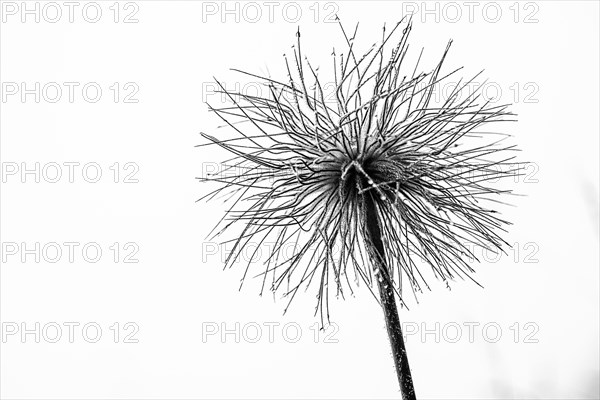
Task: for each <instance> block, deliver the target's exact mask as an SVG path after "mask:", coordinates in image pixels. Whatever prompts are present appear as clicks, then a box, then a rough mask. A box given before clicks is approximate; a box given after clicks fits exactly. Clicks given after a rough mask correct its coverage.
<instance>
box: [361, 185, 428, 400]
mask: <svg viewBox="0 0 600 400" xmlns="http://www.w3.org/2000/svg"><path fill="white" fill-rule="evenodd" d="M364 199H365V200H364V201H365V219H366V221H365V225H366V229H367V233H368V237H369V238H368V240H369V241H370V244H371V245H372V246H373V249H374V250H375V251H374V253H375V254H374V257H375V258H376V259H375V262H376V265H378V267H379V269H380V271H379V273H377V274H376V276H377V285H378V287H379V297H380V299H381V306H382V308H383V314H384V316H385V325H386V327H387V332H388V336H389V339H390V345H391V346H392V356H393V357H394V364H395V366H396V374H397V375H398V383H399V384H400V392H401V393H402V399H403V400H416V395H415V389H414V386H413V381H412V376H411V374H410V367H409V366H408V356H407V355H406V347H405V346H404V339H403V338H402V328H401V326H400V317H399V316H398V308H397V307H396V300H395V296H394V287H393V285H392V282H391V274H390V270H389V268H388V266H387V265H386V263H385V259H384V257H383V254H384V248H383V241H382V240H381V227H380V226H379V219H378V218H377V208H376V205H375V201H374V199H373V194H372V193H365V195H364Z"/></svg>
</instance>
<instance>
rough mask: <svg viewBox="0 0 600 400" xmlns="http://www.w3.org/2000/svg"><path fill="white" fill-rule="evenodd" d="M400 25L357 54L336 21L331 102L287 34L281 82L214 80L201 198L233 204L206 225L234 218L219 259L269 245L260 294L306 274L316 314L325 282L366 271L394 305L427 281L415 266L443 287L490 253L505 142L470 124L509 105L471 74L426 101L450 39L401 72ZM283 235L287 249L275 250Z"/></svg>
mask: <svg viewBox="0 0 600 400" xmlns="http://www.w3.org/2000/svg"><path fill="white" fill-rule="evenodd" d="M401 24H402V21H401V22H400V23H398V24H397V25H396V26H395V27H394V28H393V29H391V31H390V32H389V33H388V32H387V31H386V29H385V27H384V29H383V35H382V41H381V43H378V44H376V45H374V46H373V47H371V48H370V49H369V50H368V51H366V52H365V53H364V54H362V55H360V54H357V52H356V50H355V48H354V47H355V45H354V42H355V37H356V32H357V30H355V31H354V33H353V34H352V35H351V36H348V35H347V34H346V32H345V31H344V29H343V27H342V33H343V36H344V39H345V42H346V44H347V49H346V51H345V52H344V53H337V52H336V51H335V50H334V52H333V54H332V57H333V83H334V85H333V86H334V92H333V95H332V96H331V97H332V99H333V102H332V101H330V99H329V98H328V96H326V95H325V90H324V85H322V82H324V81H323V80H322V79H321V78H320V77H319V75H318V72H319V71H318V68H313V66H312V65H311V63H310V62H309V61H308V60H307V59H306V58H303V55H302V51H301V47H300V33H299V31H298V34H297V43H296V45H295V46H294V51H293V62H290V61H289V60H288V58H287V57H286V58H285V63H286V66H287V71H288V77H287V80H286V81H285V82H280V81H277V80H275V79H272V78H270V77H260V76H257V75H255V74H251V73H247V72H242V71H239V70H236V71H238V72H242V73H244V74H246V75H248V76H252V77H254V78H258V79H260V80H261V82H262V84H263V87H264V89H265V95H264V96H263V95H257V96H254V95H249V94H244V93H236V92H232V91H228V90H226V89H225V88H224V87H223V86H222V85H221V84H220V83H218V82H217V83H218V84H219V86H220V88H221V90H222V93H224V95H226V96H227V97H228V98H229V100H231V103H232V104H231V106H228V107H223V108H212V107H210V106H209V107H210V109H211V111H214V112H215V114H216V115H218V116H219V117H220V118H221V119H222V120H223V121H224V122H225V125H224V126H225V127H227V128H229V132H231V133H233V134H234V136H233V137H230V138H223V137H215V136H211V135H208V134H205V133H202V136H203V137H204V138H206V139H208V140H209V143H208V144H216V145H218V146H220V147H222V148H224V149H225V150H227V151H228V152H231V153H233V154H234V155H235V157H234V158H233V159H231V160H229V161H228V162H226V163H225V165H226V167H225V169H224V170H222V171H220V173H218V174H216V175H213V176H209V177H205V178H200V179H201V180H208V181H214V182H218V183H219V184H220V185H219V187H218V188H217V189H216V190H215V191H213V192H211V193H209V194H208V195H206V196H205V197H214V196H216V195H217V194H225V195H226V196H227V197H228V198H229V199H230V200H231V201H232V202H233V205H232V206H231V208H230V209H229V210H228V212H227V215H226V216H225V217H224V219H223V220H222V221H221V223H220V224H221V225H220V227H221V228H222V229H220V230H219V231H218V232H217V233H216V234H217V235H220V234H221V233H222V232H223V231H225V230H226V229H227V228H228V227H230V226H231V225H232V224H235V223H243V225H242V226H243V230H242V232H241V234H239V235H238V236H236V237H235V238H234V239H232V240H231V241H232V242H233V245H232V246H233V249H232V251H231V253H230V254H229V257H228V258H227V261H226V264H227V265H229V266H231V265H232V264H233V263H234V262H236V260H237V259H238V258H239V257H240V255H241V252H242V250H244V249H245V248H246V246H248V244H249V243H252V244H253V245H255V246H256V245H258V246H260V245H261V244H263V243H267V242H269V243H270V244H271V245H270V247H269V248H270V252H269V255H268V257H266V259H265V260H264V261H265V262H264V265H263V266H262V267H261V266H258V268H260V270H259V271H258V272H259V273H258V276H262V285H263V289H264V287H265V284H266V282H267V277H268V276H270V277H271V279H270V282H269V285H270V289H271V290H273V291H277V290H280V289H281V290H282V291H283V293H284V295H285V296H288V297H289V302H291V301H292V300H293V298H294V296H295V295H296V293H297V292H298V290H299V289H300V288H301V287H309V286H310V285H311V283H312V282H316V287H317V289H318V294H317V297H318V301H317V310H320V311H321V317H323V316H324V315H326V316H327V317H328V316H329V306H328V294H329V288H330V280H331V279H332V278H333V282H334V283H335V292H336V294H337V295H342V296H344V293H345V292H346V291H347V290H349V291H350V292H352V291H353V286H354V285H356V284H358V283H359V281H361V280H362V281H364V282H366V284H367V285H366V286H367V287H368V288H369V289H371V291H372V287H373V282H374V281H375V280H376V279H379V280H380V281H383V282H384V283H385V286H386V287H387V286H388V285H390V287H392V288H393V291H394V292H395V294H396V295H397V296H398V298H399V299H400V301H402V302H404V295H405V291H406V290H407V289H409V290H410V292H413V293H415V294H416V293H417V292H421V291H422V289H423V288H429V286H428V284H427V283H426V272H425V271H423V266H426V265H427V266H428V269H430V270H431V271H432V272H433V275H434V276H435V277H437V278H438V279H440V280H442V281H444V282H446V283H447V282H448V281H449V280H454V279H456V278H465V277H470V274H471V273H472V272H474V271H473V269H472V268H471V267H470V266H469V263H468V262H467V261H466V260H465V258H466V256H469V257H475V255H474V254H472V248H473V247H472V245H473V244H474V245H476V246H481V247H483V248H485V249H489V250H492V251H500V250H501V247H502V246H503V245H504V244H506V243H505V242H504V241H503V240H502V238H501V237H500V236H499V232H501V231H503V229H502V228H503V225H505V224H506V223H507V222H506V221H504V220H502V219H500V218H499V215H498V214H497V211H495V209H494V208H495V205H496V203H495V202H499V198H498V194H499V193H501V192H506V191H502V190H499V189H495V188H494V187H493V182H495V181H497V180H498V179H499V178H504V177H509V176H510V177H513V176H514V174H515V172H516V171H517V170H518V168H517V166H516V165H515V164H513V163H512V162H511V160H512V158H513V155H512V153H511V151H512V150H515V149H514V147H513V146H508V145H505V144H503V143H504V139H506V137H507V135H502V134H498V133H493V132H491V131H490V130H489V129H482V128H483V127H484V126H486V127H487V125H488V124H490V123H495V122H499V121H508V120H511V115H512V114H511V113H510V112H509V111H507V106H506V105H490V104H489V102H485V101H482V96H481V93H479V91H477V90H476V91H472V92H471V93H467V92H466V88H468V87H469V84H470V83H471V82H472V81H473V79H475V78H473V79H472V80H470V81H467V82H462V81H460V82H459V83H458V84H457V85H456V87H455V88H454V89H453V90H452V91H451V93H449V94H448V95H447V96H446V97H445V98H444V99H443V100H441V101H439V100H438V101H436V100H435V96H434V94H436V88H437V89H439V87H440V85H441V83H443V82H446V81H447V80H448V77H449V76H453V75H454V74H455V73H456V72H457V71H458V69H457V70H454V71H452V72H450V73H448V74H445V75H443V74H442V73H441V70H442V65H443V63H444V59H445V58H446V54H447V53H448V50H449V48H450V43H451V42H450V43H448V46H447V48H446V50H445V52H444V53H443V55H442V57H441V60H440V61H439V63H438V64H437V65H435V66H434V68H433V69H431V70H429V71H427V72H417V70H418V62H417V65H411V66H410V68H407V66H406V65H405V64H406V62H405V61H404V60H405V57H406V54H407V51H408V37H409V33H410V31H411V23H410V21H409V22H408V23H407V24H405V25H404V28H403V29H401V28H400V26H401ZM340 26H341V25H340ZM357 28H358V26H357ZM399 32H401V34H400V37H399V39H398V41H397V43H396V44H395V46H393V47H392V48H391V49H390V50H388V46H389V43H390V42H391V38H392V37H393V36H394V35H395V34H397V33H399ZM419 59H420V57H419ZM233 171H237V172H233ZM289 243H293V244H294V247H295V248H296V251H295V252H294V253H293V254H289V252H284V251H283V249H284V248H285V245H286V244H289ZM475 258H476V257H475ZM378 260H379V261H378ZM423 261H424V262H423ZM382 266H388V268H382ZM250 268H253V265H252V263H250V262H248V264H247V265H246V270H245V272H244V275H243V276H244V278H245V277H246V276H247V275H248V271H249V269H250ZM242 281H243V279H242ZM372 293H375V292H373V291H372ZM261 294H262V291H261ZM375 297H376V298H377V297H378V296H377V295H375ZM288 307H289V303H288ZM286 310H287V307H286Z"/></svg>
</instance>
